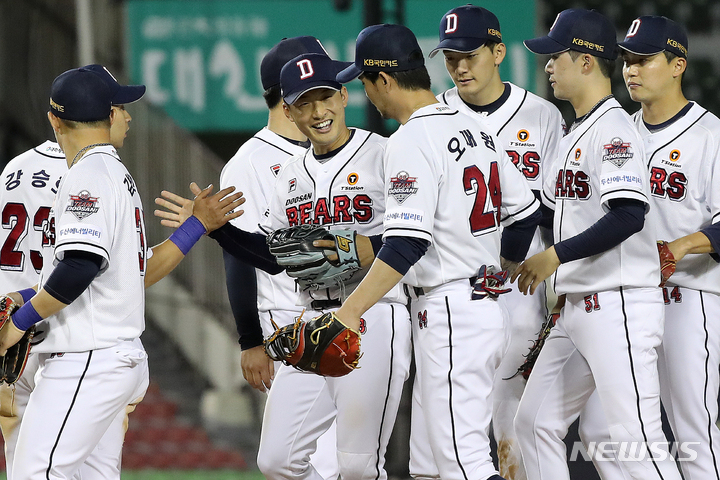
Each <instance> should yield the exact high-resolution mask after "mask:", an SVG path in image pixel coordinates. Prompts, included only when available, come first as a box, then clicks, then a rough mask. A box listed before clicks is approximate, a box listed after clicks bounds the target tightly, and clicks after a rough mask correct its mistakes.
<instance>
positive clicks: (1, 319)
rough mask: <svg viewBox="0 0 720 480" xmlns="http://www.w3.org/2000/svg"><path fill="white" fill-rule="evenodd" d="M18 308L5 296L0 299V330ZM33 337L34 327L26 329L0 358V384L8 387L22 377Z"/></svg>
mask: <svg viewBox="0 0 720 480" xmlns="http://www.w3.org/2000/svg"><path fill="white" fill-rule="evenodd" d="M18 308H19V306H18V304H17V303H15V301H13V299H12V298H10V297H8V296H7V295H3V296H2V297H0V328H1V327H2V326H3V325H5V322H8V321H11V320H10V316H11V315H12V314H13V313H14V312H15V311H16V310H17V309H18ZM34 336H35V327H34V326H32V327H30V328H28V329H27V331H26V332H25V335H23V337H22V338H21V339H20V341H19V342H18V343H16V344H15V345H13V346H12V347H10V348H8V350H7V352H6V353H5V356H3V357H0V382H5V383H7V384H9V385H12V384H13V383H15V382H17V380H18V378H20V375H22V372H23V370H24V369H25V364H26V363H27V358H28V355H29V354H30V342H31V341H32V339H33V337H34Z"/></svg>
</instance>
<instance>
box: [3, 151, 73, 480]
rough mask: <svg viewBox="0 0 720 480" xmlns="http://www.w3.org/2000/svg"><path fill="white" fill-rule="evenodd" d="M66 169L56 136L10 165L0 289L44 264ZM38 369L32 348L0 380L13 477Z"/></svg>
mask: <svg viewBox="0 0 720 480" xmlns="http://www.w3.org/2000/svg"><path fill="white" fill-rule="evenodd" d="M65 172H67V161H66V160H65V154H63V152H62V150H61V149H60V146H59V145H58V144H57V143H55V142H51V141H46V142H44V143H42V144H41V145H38V146H37V147H35V148H32V149H30V150H28V151H27V152H24V153H22V154H20V155H18V156H17V157H15V158H13V159H12V160H10V161H9V162H8V164H7V165H6V166H5V169H4V170H3V172H2V174H1V177H2V182H3V185H2V187H0V207H1V208H2V226H3V228H2V230H1V231H0V241H1V242H2V249H0V292H4V293H8V292H14V291H17V290H22V289H24V288H27V287H31V286H33V285H35V284H36V283H37V282H38V278H39V277H40V271H41V270H42V265H43V257H42V252H43V244H49V243H50V238H49V237H48V236H47V235H46V234H45V232H46V231H47V230H46V229H47V228H48V227H49V222H50V218H49V217H50V208H51V207H52V205H53V202H54V200H55V193H57V188H58V186H59V185H60V177H62V176H63V175H64V174H65ZM41 330H42V329H41ZM36 370H37V355H35V354H34V353H31V354H30V359H29V360H28V363H27V365H26V367H25V370H24V371H23V375H22V376H21V378H20V379H19V380H18V381H17V383H16V384H15V385H13V386H8V385H7V384H5V383H3V384H2V385H0V426H2V433H3V439H4V440H5V463H6V470H7V473H8V476H9V477H11V476H12V463H13V458H14V456H15V442H16V441H17V433H18V430H17V428H16V427H17V425H18V423H19V422H20V419H21V418H22V414H23V412H24V411H25V406H26V405H27V401H28V397H29V396H30V392H31V391H32V384H33V382H32V377H33V375H34V374H35V371H36Z"/></svg>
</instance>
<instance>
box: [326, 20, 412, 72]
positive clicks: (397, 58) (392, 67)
mask: <svg viewBox="0 0 720 480" xmlns="http://www.w3.org/2000/svg"><path fill="white" fill-rule="evenodd" d="M423 65H425V58H424V56H423V53H422V49H421V48H420V45H418V41H417V38H415V35H414V34H413V32H412V31H411V30H410V29H409V28H407V27H406V26H404V25H393V24H387V23H385V24H382V25H372V26H370V27H367V28H365V29H363V30H362V31H361V32H360V34H359V35H358V37H357V41H356V42H355V62H354V63H353V64H351V65H350V66H349V67H347V68H346V69H345V70H343V71H342V72H340V73H339V74H338V76H337V81H338V82H340V83H347V82H349V81H350V80H353V79H354V78H357V77H358V76H360V74H361V73H363V72H404V71H407V70H414V69H416V68H420V67H422V66H423Z"/></svg>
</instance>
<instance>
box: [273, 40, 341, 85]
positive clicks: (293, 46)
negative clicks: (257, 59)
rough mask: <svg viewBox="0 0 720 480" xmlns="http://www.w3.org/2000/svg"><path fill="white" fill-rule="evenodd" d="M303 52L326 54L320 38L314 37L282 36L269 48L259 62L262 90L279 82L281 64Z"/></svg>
mask: <svg viewBox="0 0 720 480" xmlns="http://www.w3.org/2000/svg"><path fill="white" fill-rule="evenodd" d="M303 53H320V54H323V55H327V52H326V51H325V48H323V46H322V44H321V43H320V40H318V39H317V38H315V37H310V36H305V37H293V38H283V39H282V40H280V42H279V43H278V44H277V45H275V46H274V47H273V48H271V49H270V51H269V52H268V53H266V54H265V56H264V57H263V59H262V63H260V81H261V82H262V87H263V90H267V89H268V88H270V87H274V86H275V85H279V84H280V70H282V68H283V66H284V65H285V64H286V63H287V62H289V61H290V60H292V59H293V58H295V57H297V56H298V55H302V54H303Z"/></svg>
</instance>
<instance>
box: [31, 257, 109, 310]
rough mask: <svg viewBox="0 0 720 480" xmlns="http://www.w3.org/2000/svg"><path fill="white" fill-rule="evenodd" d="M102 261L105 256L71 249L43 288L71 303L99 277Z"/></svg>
mask: <svg viewBox="0 0 720 480" xmlns="http://www.w3.org/2000/svg"><path fill="white" fill-rule="evenodd" d="M102 262H103V257H101V256H100V255H97V254H95V253H90V252H84V251H81V250H69V251H67V252H65V255H64V257H63V259H62V260H61V261H60V263H58V264H57V265H56V266H55V268H54V269H53V271H52V273H51V274H50V277H48V279H47V282H45V285H43V288H44V289H45V291H46V292H48V293H49V294H50V295H51V296H52V297H53V298H54V299H56V300H58V301H60V302H62V303H64V304H65V305H70V304H71V303H72V302H74V301H75V300H76V299H77V298H78V297H79V296H80V295H81V294H82V293H83V292H84V291H85V289H86V288H87V287H89V286H90V283H91V282H92V281H93V280H94V279H95V277H97V274H98V273H99V272H100V267H101V266H102Z"/></svg>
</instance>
